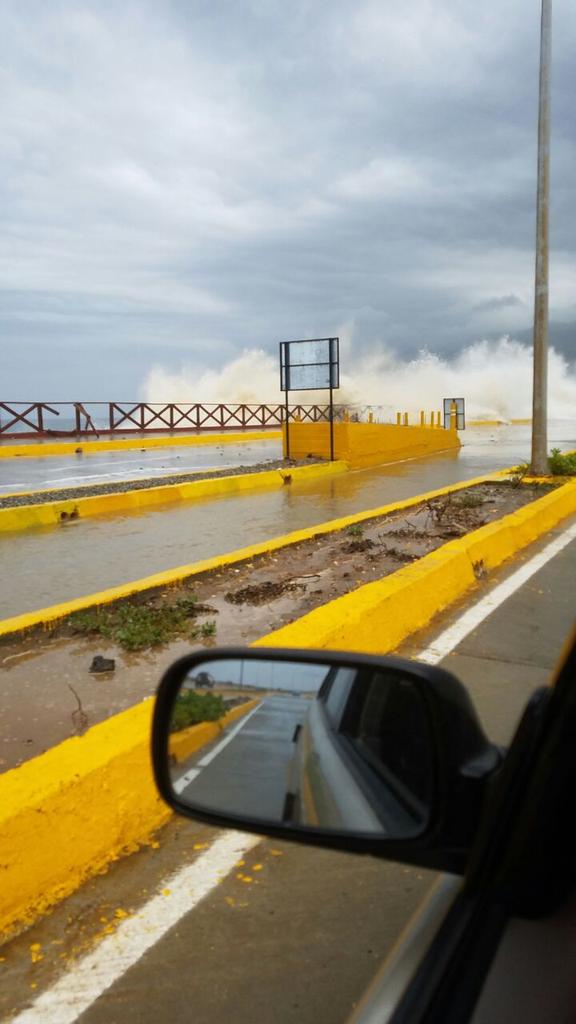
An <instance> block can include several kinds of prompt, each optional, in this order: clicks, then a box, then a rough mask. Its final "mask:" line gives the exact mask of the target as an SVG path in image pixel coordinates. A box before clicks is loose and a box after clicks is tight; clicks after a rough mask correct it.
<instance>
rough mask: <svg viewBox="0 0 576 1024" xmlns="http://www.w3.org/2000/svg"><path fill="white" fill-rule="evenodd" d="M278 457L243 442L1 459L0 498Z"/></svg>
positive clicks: (266, 446)
mask: <svg viewBox="0 0 576 1024" xmlns="http://www.w3.org/2000/svg"><path fill="white" fill-rule="evenodd" d="M281 457H282V442H281V441H278V440H277V441H242V442H241V443H240V444H219V445H190V447H186V446H185V445H181V446H178V447H173V448H169V447H167V448H144V449H142V450H140V451H133V450H132V451H118V452H94V454H90V455H63V456H62V457H61V458H58V456H56V455H53V456H50V457H49V458H45V459H42V458H38V459H36V458H28V457H26V458H12V459H0V494H16V493H18V492H20V491H42V490H51V489H52V488H57V487H73V486H77V485H80V486H81V485H82V484H98V483H112V482H117V481H119V480H138V479H140V478H142V477H154V476H157V477H158V482H159V483H161V478H162V477H163V476H171V475H173V474H174V473H194V472H196V471H200V470H212V469H229V468H232V467H237V466H253V465H255V464H256V463H258V462H265V461H267V460H268V459H279V458H281Z"/></svg>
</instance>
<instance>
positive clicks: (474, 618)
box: [416, 525, 576, 665]
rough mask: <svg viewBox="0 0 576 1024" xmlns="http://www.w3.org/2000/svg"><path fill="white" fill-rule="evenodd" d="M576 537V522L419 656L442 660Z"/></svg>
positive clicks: (435, 661)
mask: <svg viewBox="0 0 576 1024" xmlns="http://www.w3.org/2000/svg"><path fill="white" fill-rule="evenodd" d="M575 539H576V525H575V526H571V527H569V529H568V530H565V531H564V533H561V534H560V536H559V537H556V538H555V539H554V540H553V541H551V542H550V544H547V545H546V547H545V548H544V549H543V550H542V551H539V552H538V554H537V555H534V558H531V559H530V561H529V562H527V563H526V564H525V565H523V566H522V567H521V568H520V569H517V570H516V572H513V573H512V575H511V576H508V578H507V579H505V580H504V581H503V582H502V583H500V584H499V585H498V586H497V587H494V590H491V591H490V593H489V594H486V597H483V598H481V599H480V600H479V601H477V602H476V604H474V605H472V607H471V608H469V609H468V611H466V612H464V614H463V615H461V616H460V618H459V619H457V620H456V622H455V623H454V624H453V625H452V626H449V627H448V629H445V630H444V632H443V633H440V636H438V637H437V638H436V640H435V641H434V643H432V644H430V647H428V648H427V649H426V650H425V651H422V653H421V654H418V656H417V658H416V660H417V661H424V662H426V664H427V665H437V664H438V662H440V661H443V660H444V658H446V657H447V656H448V655H449V654H450V653H451V652H452V651H453V650H454V648H455V647H458V644H460V643H462V641H463V640H465V639H466V637H467V636H468V634H469V633H471V632H472V630H473V629H476V627H477V626H479V625H480V623H481V622H483V621H484V619H487V618H488V616H489V615H491V613H492V612H494V611H496V609H497V608H499V607H500V605H502V604H504V602H505V601H507V600H508V598H509V597H512V595H513V594H514V593H515V592H516V591H517V590H518V589H519V588H520V587H522V586H523V585H524V584H525V583H527V582H528V580H529V579H530V578H531V577H532V576H534V575H535V573H537V572H538V570H539V569H542V568H543V567H544V566H545V565H546V563H547V562H549V561H550V559H551V558H554V557H555V556H556V555H558V554H560V552H561V551H563V550H564V548H565V547H567V545H568V544H570V542H571V541H573V540H575Z"/></svg>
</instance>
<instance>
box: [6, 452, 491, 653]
mask: <svg viewBox="0 0 576 1024" xmlns="http://www.w3.org/2000/svg"><path fill="white" fill-rule="evenodd" d="M507 472H508V471H507V470H503V471H500V472H498V473H496V474H487V475H485V476H479V477H475V478H474V479H473V480H463V481H461V482H460V483H458V484H450V485H449V486H447V487H439V488H437V489H436V490H434V491H428V492H427V493H426V494H417V495H414V496H413V497H411V498H404V499H403V500H402V501H395V502H392V503H391V504H389V505H381V506H380V507H379V508H373V509H368V510H366V511H365V512H355V513H354V514H353V515H349V516H343V517H341V518H339V519H331V520H329V521H328V522H326V523H318V524H317V525H316V526H309V527H306V529H304V530H294V531H293V532H292V533H287V534H285V535H284V536H281V537H274V538H272V539H271V540H266V541H262V542H261V543H259V544H251V545H249V546H248V547H245V548H239V549H237V550H236V551H231V552H228V554H225V555H216V556H215V557H214V558H205V559H203V560H202V561H200V562H191V563H189V564H188V565H181V566H178V567H177V568H176V569H167V570H165V571H164V572H157V573H154V574H153V575H152V576H144V577H143V578H142V579H139V580H133V581H132V582H131V583H124V584H122V585H121V586H119V587H109V588H108V589H107V590H101V591H98V592H97V593H95V594H86V595H85V596H84V597H78V598H75V599H74V600H72V601H64V602H62V603H60V604H54V605H50V606H49V607H48V608H39V609H36V610H35V611H32V612H24V613H23V614H21V615H14V616H13V617H11V618H9V619H3V620H0V637H7V636H12V635H14V634H17V633H24V632H26V631H27V630H30V629H34V628H36V627H38V626H41V627H44V628H47V629H49V628H50V626H51V625H53V624H55V623H57V622H59V621H61V620H62V619H66V618H67V617H68V616H69V615H72V614H73V613H74V612H80V611H85V610H86V609H87V608H95V607H98V606H100V605H105V604H112V603H113V602H114V601H122V600H123V599H124V598H126V597H132V595H133V594H141V593H144V592H145V591H148V590H155V589H157V588H158V587H168V586H177V585H178V584H180V583H182V582H183V581H184V580H188V579H190V578H191V577H193V576H197V575H199V574H200V573H203V572H211V571H212V570H213V569H221V568H223V567H225V566H229V565H236V564H237V563H239V562H247V561H250V559H252V558H255V557H256V556H257V555H264V554H268V553H270V552H271V551H277V550H279V549H280V548H284V547H289V546H290V545H291V544H298V543H299V542H300V541H303V540H310V538H311V537H315V536H323V535H324V534H327V533H333V532H334V531H336V530H343V529H345V528H346V527H347V526H354V525H355V524H356V523H363V522H365V521H366V520H368V519H374V518H375V516H382V515H390V514H392V513H393V512H400V511H403V510H404V509H408V508H412V507H413V506H414V505H419V504H420V503H421V502H423V501H430V500H431V499H432V498H439V497H442V496H443V495H445V494H456V493H457V492H458V491H461V490H464V488H466V487H471V486H473V485H474V484H479V483H485V482H486V481H489V480H494V479H500V478H501V477H502V476H504V475H505V474H506V473H507Z"/></svg>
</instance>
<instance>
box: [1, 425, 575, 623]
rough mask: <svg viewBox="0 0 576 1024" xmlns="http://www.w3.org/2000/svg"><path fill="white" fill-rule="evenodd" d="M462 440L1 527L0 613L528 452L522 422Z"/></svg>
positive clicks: (565, 428) (556, 428) (562, 434)
mask: <svg viewBox="0 0 576 1024" xmlns="http://www.w3.org/2000/svg"><path fill="white" fill-rule="evenodd" d="M462 440H463V446H462V448H461V449H460V451H459V452H455V451H449V452H446V453H444V454H440V455H436V456H431V457H429V458H426V459H418V460H413V461H408V462H402V463H394V464H392V465H389V466H383V467H379V468H378V469H369V470H362V471H357V472H352V473H343V474H341V475H339V476H335V477H333V478H331V479H326V480H316V481H310V482H307V483H304V482H303V481H302V482H295V483H293V484H292V485H290V486H289V487H284V488H282V490H275V491H262V492H259V493H258V492H256V493H246V494H244V495H241V496H235V497H221V498H210V499H205V500H202V501H195V502H191V503H187V504H181V505H178V506H174V505H167V506H166V507H165V508H164V509H155V510H154V511H151V512H140V513H131V514H129V515H116V516H110V517H108V516H106V517H101V518H95V519H87V520H84V521H83V520H81V519H80V520H72V521H69V522H67V523H62V524H61V525H60V526H58V527H51V528H47V529H45V530H37V531H36V530H35V531H30V532H28V533H19V534H4V535H2V536H1V537H0V564H2V567H3V573H4V574H5V578H6V579H10V580H11V585H10V588H7V587H5V588H4V590H3V593H2V596H1V597H0V617H2V618H8V617H10V616H13V615H18V614H20V613H22V612H26V611H33V610H35V609H39V608H44V607H47V606H48V605H51V604H56V603H59V602H62V601H67V600H71V599H73V598H75V597H80V596H83V595H85V594H91V593H95V592H97V591H99V590H104V589H106V588H108V587H113V586H118V585H120V584H122V583H126V582H129V581H131V580H135V579H139V578H141V577H143V576H148V575H150V574H152V573H155V572H160V571H162V570H164V569H170V568H176V567H178V566H180V565H185V564H188V563H190V562H195V561H199V560H200V559H203V558H209V557H211V556H214V555H219V554H224V553H226V552H229V551H234V550H235V549H237V548H241V547H245V546H246V545H249V544H254V543H257V542H258V541H263V540H266V539H268V538H271V537H277V536H279V535H281V534H285V533H289V532H290V531H292V530H298V529H301V528H303V527H307V526H313V525H314V524H316V523H322V522H326V521H327V520H330V519H335V518H338V517H339V516H345V515H349V514H351V513H353V512H359V511H361V510H364V509H370V508H377V507H379V506H381V505H385V504H388V503H389V502H393V501H398V500H401V499H402V498H407V497H410V496H412V495H415V494H421V493H424V492H426V491H430V490H433V489H434V488H437V487H442V486H445V485H447V484H450V483H455V482H457V481H460V480H467V479H471V478H472V477H475V476H479V475H481V474H482V473H488V472H491V471H493V470H496V469H500V468H505V467H506V466H511V465H514V464H516V463H518V462H520V461H525V460H526V459H528V458H529V453H530V432H529V428H528V427H509V428H494V429H491V428H476V429H472V430H469V431H466V433H465V434H463V435H462ZM268 443H269V442H268ZM553 444H558V446H559V447H561V448H564V449H569V448H574V447H576V424H571V425H570V424H557V425H552V427H551V430H550V445H551V446H552V445H553ZM244 447H249V446H244ZM255 447H256V446H255ZM270 447H272V446H270ZM148 472H149V470H148Z"/></svg>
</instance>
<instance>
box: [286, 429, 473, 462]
mask: <svg viewBox="0 0 576 1024" xmlns="http://www.w3.org/2000/svg"><path fill="white" fill-rule="evenodd" d="M289 441H290V458H293V459H305V458H306V457H307V456H308V455H314V456H316V457H317V458H323V459H327V458H329V457H330V425H329V424H328V423H291V424H290V437H289ZM283 446H284V454H286V430H285V428H284V432H283ZM459 447H460V438H459V437H458V433H457V431H455V430H442V429H438V428H437V427H403V426H400V427H399V426H396V425H395V424H394V425H393V424H390V423H335V424H334V457H335V458H336V459H343V460H344V461H346V462H347V463H348V464H349V466H350V468H351V469H361V468H362V467H364V466H378V465H384V464H386V463H388V462H400V461H402V460H403V459H414V458H419V457H420V456H424V455H430V454H432V453H433V452H441V451H447V450H448V449H450V448H459Z"/></svg>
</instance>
